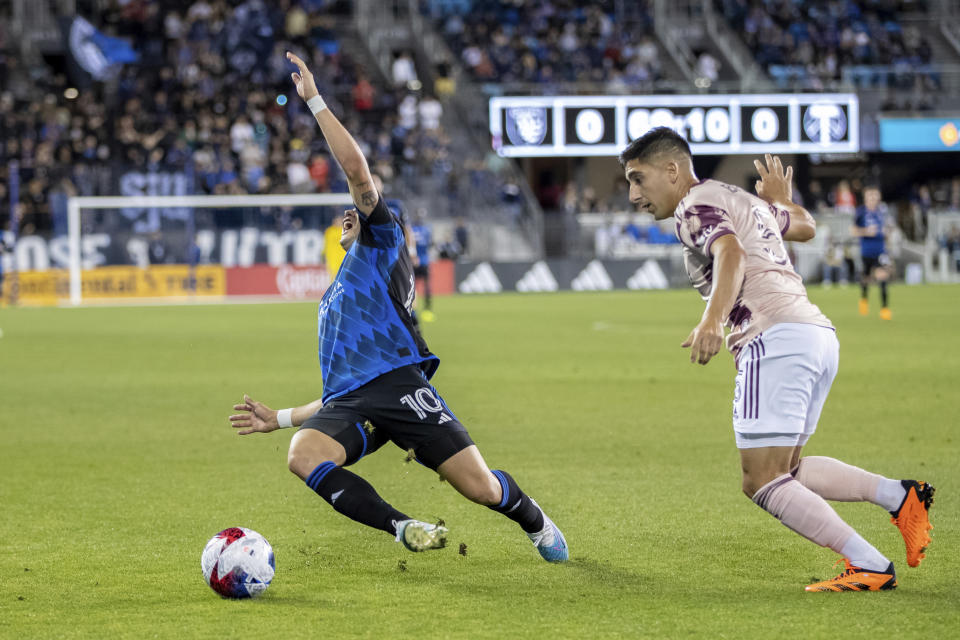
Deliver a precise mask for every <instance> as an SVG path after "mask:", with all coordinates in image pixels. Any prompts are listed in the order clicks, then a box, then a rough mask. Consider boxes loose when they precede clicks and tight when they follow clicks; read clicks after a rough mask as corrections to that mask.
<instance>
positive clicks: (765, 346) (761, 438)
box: [620, 127, 934, 591]
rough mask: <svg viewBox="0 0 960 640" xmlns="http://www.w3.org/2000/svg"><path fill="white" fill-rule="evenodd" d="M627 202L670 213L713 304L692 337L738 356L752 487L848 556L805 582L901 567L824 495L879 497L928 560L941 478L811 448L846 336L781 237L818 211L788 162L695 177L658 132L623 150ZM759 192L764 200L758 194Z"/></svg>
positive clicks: (868, 579) (743, 448) (867, 584)
mask: <svg viewBox="0 0 960 640" xmlns="http://www.w3.org/2000/svg"><path fill="white" fill-rule="evenodd" d="M620 163H621V165H622V166H623V168H624V171H625V175H626V178H627V181H628V182H629V183H630V201H631V202H632V203H634V204H636V205H639V206H640V207H641V208H642V209H645V210H647V211H649V212H650V213H652V214H653V216H654V217H655V218H656V219H658V220H663V219H665V218H668V217H670V216H673V217H674V218H675V220H676V233H677V237H678V238H679V239H680V241H681V242H682V243H683V245H684V263H685V266H686V268H687V273H688V274H689V276H690V280H691V283H692V284H693V286H694V287H695V288H696V289H697V290H698V291H699V292H700V294H701V295H702V296H703V298H704V300H706V301H707V306H706V309H705V311H704V313H703V316H702V318H701V320H700V322H699V323H698V324H697V326H696V327H694V329H693V331H691V332H690V335H689V336H688V337H687V339H686V340H685V341H684V342H683V344H682V346H683V347H689V348H690V361H691V362H698V363H700V364H707V363H708V362H709V361H710V359H711V358H713V356H715V355H716V354H717V353H719V351H720V349H721V348H722V346H723V343H724V326H726V327H727V328H728V329H729V330H730V333H729V334H728V335H727V336H726V345H727V348H728V349H729V350H730V352H731V353H732V354H733V355H734V358H735V359H736V363H737V378H736V388H735V394H734V402H733V427H734V435H735V437H736V443H737V448H738V449H739V450H740V460H741V466H742V469H743V491H744V493H745V494H746V495H747V496H748V497H750V498H751V499H752V500H753V501H754V502H755V503H756V504H757V505H759V506H760V507H761V508H762V509H764V510H765V511H767V512H769V513H770V514H771V515H773V516H774V517H776V518H777V519H778V520H780V521H781V522H782V523H783V524H784V525H786V526H787V527H788V528H790V529H792V530H793V531H795V532H796V533H798V534H800V535H802V536H803V537H805V538H807V539H809V540H811V541H813V542H815V543H817V544H819V545H821V546H824V547H829V548H830V549H833V550H834V551H836V552H837V553H839V554H841V555H842V556H843V559H844V562H845V564H846V570H845V571H844V572H843V573H841V574H840V575H839V576H837V577H836V578H834V579H833V580H826V581H823V582H817V583H815V584H811V585H809V586H807V590H808V591H879V590H884V589H892V588H894V587H896V586H897V578H896V572H895V571H894V567H893V563H892V562H891V561H890V560H889V559H888V558H887V557H885V556H884V555H883V554H881V553H880V552H879V551H878V550H877V549H876V548H874V547H873V546H872V545H871V544H870V543H869V542H867V541H866V540H864V539H863V538H862V537H861V536H860V535H859V534H858V533H857V532H856V531H854V530H853V529H852V528H851V527H850V526H849V525H848V524H847V523H846V522H844V521H843V520H842V519H841V518H840V516H839V515H837V513H836V512H835V511H834V510H833V509H832V508H831V507H830V506H829V505H828V504H827V503H826V502H825V500H837V501H844V502H864V501H865V502H872V503H873V504H876V505H879V506H882V507H883V508H884V509H887V510H888V511H890V512H891V514H892V516H893V518H892V520H893V522H894V524H896V525H897V527H898V528H899V529H900V532H901V534H902V535H903V539H904V542H905V543H906V547H907V563H908V564H909V565H910V566H911V567H915V566H917V565H919V564H920V560H921V559H922V558H923V557H924V553H923V552H924V550H925V549H926V546H927V545H928V544H929V542H930V536H929V533H928V531H929V530H930V529H931V528H932V527H931V526H930V522H929V518H928V510H929V508H930V505H931V504H932V502H933V491H934V489H933V487H932V486H930V485H929V484H927V483H925V482H917V481H915V480H902V481H900V480H892V479H889V478H884V477H882V476H879V475H876V474H873V473H870V472H867V471H864V470H863V469H858V468H856V467H853V466H850V465H848V464H845V463H843V462H840V461H839V460H834V459H832V458H825V457H820V456H808V457H801V456H800V453H801V450H802V449H803V446H804V445H805V444H806V442H807V440H808V439H809V438H810V436H811V435H813V432H814V431H815V430H816V427H817V421H818V419H819V417H820V412H821V410H822V408H823V404H824V402H825V401H826V398H827V394H828V393H829V391H830V385H831V384H832V383H833V379H834V377H835V376H836V373H837V363H838V355H839V345H838V342H837V338H836V332H835V331H834V329H833V326H832V325H831V323H830V321H829V320H828V319H827V318H826V316H824V315H823V314H822V313H821V312H820V309H818V308H817V307H816V306H815V305H814V304H812V303H811V302H810V301H809V299H808V298H807V294H806V290H805V289H804V286H803V282H802V280H801V278H800V276H799V275H798V274H797V273H796V272H795V271H794V269H793V265H791V263H790V259H789V257H788V256H787V252H786V250H785V248H784V245H783V241H784V240H797V241H801V242H803V241H807V240H810V239H811V238H813V237H814V235H815V233H816V223H815V221H814V220H813V217H812V216H811V215H810V214H809V213H808V212H807V211H806V210H805V209H804V208H803V207H801V206H799V205H796V204H794V203H793V202H792V199H791V196H792V186H791V180H792V176H793V170H792V167H791V168H788V169H787V170H786V171H784V169H783V165H782V164H781V162H780V159H779V158H773V157H771V156H770V155H767V156H766V166H764V164H762V163H761V162H759V161H756V162H755V163H754V164H755V165H756V167H757V171H759V173H760V180H758V181H757V184H756V189H757V195H756V196H755V195H752V194H750V193H747V192H746V191H743V190H742V189H740V188H738V187H735V186H732V185H729V184H725V183H722V182H718V181H716V180H699V179H698V178H697V176H696V175H695V173H694V171H693V161H692V158H691V153H690V147H689V146H688V145H687V142H686V140H684V139H683V138H682V137H681V136H680V135H678V134H677V133H675V132H674V131H673V130H671V129H668V128H665V127H660V128H656V129H653V130H651V131H650V132H648V133H647V134H645V135H644V136H642V137H640V138H638V139H636V140H634V141H633V142H632V143H630V145H628V146H627V148H626V149H625V150H624V151H623V153H621V155H620ZM758 196H759V197H758Z"/></svg>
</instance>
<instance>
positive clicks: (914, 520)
mask: <svg viewBox="0 0 960 640" xmlns="http://www.w3.org/2000/svg"><path fill="white" fill-rule="evenodd" d="M900 484H902V485H903V488H904V489H906V490H907V495H906V497H904V499H903V502H901V503H900V508H898V509H897V510H896V511H891V512H890V513H891V515H892V516H893V517H892V518H890V522H892V523H893V524H895V525H897V528H898V529H900V535H902V536H903V541H904V543H906V545H907V564H908V565H910V566H911V567H919V566H920V561H921V560H923V558H924V557H925V556H926V554H925V553H924V551H926V550H927V545H928V544H930V534H929V533H928V532H929V531H930V529H933V525H932V524H930V507H931V505H933V493H934V491H936V489H934V488H933V486H931V485H930V484H929V483H926V482H917V481H916V480H901V481H900Z"/></svg>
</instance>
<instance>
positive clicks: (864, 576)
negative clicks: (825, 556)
mask: <svg viewBox="0 0 960 640" xmlns="http://www.w3.org/2000/svg"><path fill="white" fill-rule="evenodd" d="M837 562H838V563H839V562H840V560H837ZM843 563H844V564H845V565H846V567H847V568H846V570H845V571H844V572H843V573H841V574H840V575H838V576H837V577H836V578H834V579H833V580H824V581H822V582H814V583H813V584H811V585H807V587H806V591H887V590H889V589H896V588H897V572H896V571H894V569H893V563H892V562H891V563H890V566H889V567H887V568H886V570H884V571H882V572H877V571H870V570H869V569H863V568H861V567H856V566H854V565H852V564H850V561H849V560H847V559H846V558H843Z"/></svg>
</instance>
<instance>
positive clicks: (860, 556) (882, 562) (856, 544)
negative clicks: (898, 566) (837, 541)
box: [840, 532, 890, 573]
mask: <svg viewBox="0 0 960 640" xmlns="http://www.w3.org/2000/svg"><path fill="white" fill-rule="evenodd" d="M840 553H841V554H843V556H844V557H846V558H847V559H848V560H849V561H850V564H852V565H854V566H856V567H860V568H861V569H869V570H870V571H876V572H878V573H879V572H882V571H886V570H887V567H889V566H890V559H889V558H887V557H886V556H884V555H883V554H882V553H880V552H879V551H877V550H876V549H875V548H874V546H873V545H872V544H870V543H869V542H867V541H866V540H864V539H863V538H862V537H861V536H860V534H859V533H856V532H854V534H853V535H852V536H850V539H849V540H847V542H846V544H844V545H843V549H841V550H840Z"/></svg>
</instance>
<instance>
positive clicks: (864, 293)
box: [860, 282, 867, 300]
mask: <svg viewBox="0 0 960 640" xmlns="http://www.w3.org/2000/svg"><path fill="white" fill-rule="evenodd" d="M860 297H861V298H863V299H864V300H866V299H867V284H866V283H865V282H861V283H860Z"/></svg>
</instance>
